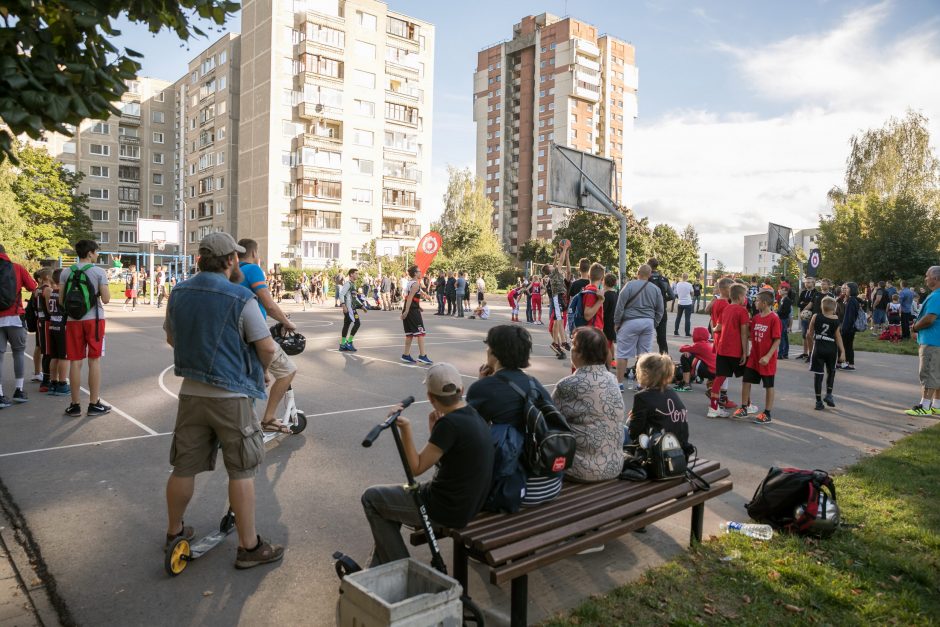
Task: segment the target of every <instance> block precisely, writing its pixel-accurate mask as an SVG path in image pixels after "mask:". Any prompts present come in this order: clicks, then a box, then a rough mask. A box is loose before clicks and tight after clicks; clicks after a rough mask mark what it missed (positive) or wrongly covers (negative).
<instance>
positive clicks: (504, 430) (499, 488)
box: [483, 424, 526, 514]
mask: <svg viewBox="0 0 940 627" xmlns="http://www.w3.org/2000/svg"><path fill="white" fill-rule="evenodd" d="M490 437H492V439H493V448H494V449H495V453H496V454H495V456H494V458H493V483H492V485H491V486H490V492H489V494H488V495H487V497H486V502H485V503H484V504H483V509H484V510H485V511H487V512H504V513H507V514H514V513H516V512H518V511H519V508H520V507H522V499H523V498H525V480H526V476H525V469H524V468H523V467H522V464H521V463H520V462H519V459H520V457H521V456H522V449H523V446H524V443H523V437H522V434H521V433H519V430H518V429H516V428H515V427H513V426H512V425H508V424H495V425H492V426H491V427H490Z"/></svg>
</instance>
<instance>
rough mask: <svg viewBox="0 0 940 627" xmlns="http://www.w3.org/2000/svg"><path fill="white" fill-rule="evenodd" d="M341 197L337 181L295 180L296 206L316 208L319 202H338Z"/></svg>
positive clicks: (340, 187) (341, 193)
mask: <svg viewBox="0 0 940 627" xmlns="http://www.w3.org/2000/svg"><path fill="white" fill-rule="evenodd" d="M342 198H343V184H342V183H340V182H339V181H328V180H320V179H315V178H304V179H300V180H298V181H297V199H296V202H297V205H296V206H297V208H298V209H317V208H318V207H319V205H320V204H321V203H338V202H340V201H341V200H342Z"/></svg>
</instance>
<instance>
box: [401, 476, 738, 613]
mask: <svg viewBox="0 0 940 627" xmlns="http://www.w3.org/2000/svg"><path fill="white" fill-rule="evenodd" d="M693 468H694V469H695V471H696V472H697V473H698V474H699V475H701V476H702V477H703V478H704V479H705V480H706V481H708V482H709V483H710V484H711V490H708V491H704V490H701V489H694V488H693V487H692V485H691V484H690V483H689V482H688V481H687V480H686V479H672V480H669V481H639V482H634V481H620V480H614V481H605V482H601V483H567V482H566V483H565V485H564V487H563V488H562V491H561V494H560V495H559V496H558V498H556V499H555V500H554V501H551V502H550V503H545V504H544V505H539V506H537V507H534V508H531V509H525V510H522V511H520V512H518V513H515V514H490V513H484V514H481V515H480V516H477V517H476V518H475V519H474V520H473V521H472V522H471V523H470V524H469V525H467V526H466V527H464V528H463V529H440V530H439V531H438V534H439V537H441V538H443V537H450V538H452V539H453V540H454V563H453V569H452V575H453V576H454V578H455V579H457V581H459V582H460V585H461V586H463V588H464V591H465V593H466V592H467V564H468V560H469V559H474V560H476V561H479V562H480V563H482V564H484V565H485V566H486V567H487V569H488V570H489V574H490V583H492V584H495V585H501V584H504V583H506V582H507V581H508V582H510V583H511V594H510V598H511V610H510V619H511V624H512V625H513V627H523V626H524V625H526V613H527V603H528V573H530V572H532V571H535V570H537V569H539V568H541V567H542V566H546V565H548V564H552V563H554V562H557V561H558V560H561V559H563V558H565V557H569V556H571V555H575V554H576V553H578V552H580V551H583V550H584V549H587V548H590V547H593V546H597V545H599V544H603V543H604V542H606V541H608V540H613V539H615V538H618V537H620V536H622V535H624V534H626V533H629V532H631V531H635V530H637V529H640V528H642V527H645V526H647V525H650V524H652V523H654V522H657V521H659V520H662V519H664V518H668V517H669V516H672V515H673V514H676V513H678V512H681V511H682V510H685V509H689V508H691V509H692V532H691V539H690V542H701V540H702V521H703V519H704V515H705V501H707V500H708V499H712V498H715V497H716V496H719V495H721V494H724V493H725V492H729V491H730V490H731V488H732V483H731V480H730V478H729V476H730V474H731V473H730V472H729V471H728V469H727V468H721V465H720V464H719V463H718V462H712V461H708V460H697V461H696V462H695V464H694V466H693ZM425 541H426V539H425V538H424V534H423V533H422V532H420V531H418V532H415V533H412V535H411V543H412V544H413V545H418V544H422V543H424V542H425Z"/></svg>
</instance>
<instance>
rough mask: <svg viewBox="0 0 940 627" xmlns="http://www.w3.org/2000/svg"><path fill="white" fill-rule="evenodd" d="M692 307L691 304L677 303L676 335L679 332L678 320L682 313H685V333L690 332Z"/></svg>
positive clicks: (680, 318) (688, 333)
mask: <svg viewBox="0 0 940 627" xmlns="http://www.w3.org/2000/svg"><path fill="white" fill-rule="evenodd" d="M692 307H693V305H679V313H678V314H676V328H675V334H676V335H678V334H679V322H680V321H681V320H682V316H683V314H684V315H685V334H686V335H691V334H692Z"/></svg>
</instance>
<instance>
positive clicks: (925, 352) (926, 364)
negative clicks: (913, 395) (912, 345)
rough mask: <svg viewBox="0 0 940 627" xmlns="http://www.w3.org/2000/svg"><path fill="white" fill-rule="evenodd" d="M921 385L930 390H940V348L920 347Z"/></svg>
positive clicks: (924, 345) (923, 345) (922, 345)
mask: <svg viewBox="0 0 940 627" xmlns="http://www.w3.org/2000/svg"><path fill="white" fill-rule="evenodd" d="M919 365H920V368H919V374H920V384H921V385H922V386H924V387H925V388H927V389H928V390H940V346H928V345H926V344H921V345H920V364H919Z"/></svg>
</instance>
